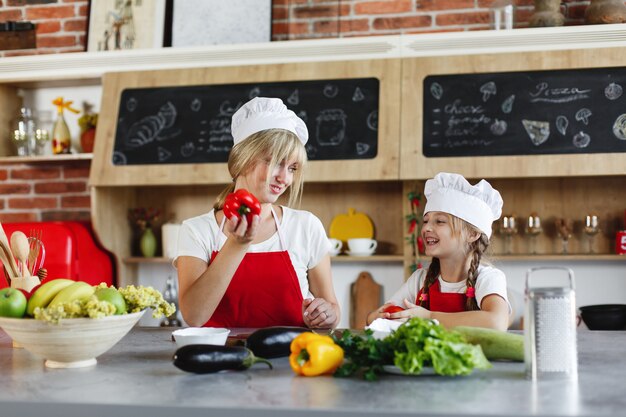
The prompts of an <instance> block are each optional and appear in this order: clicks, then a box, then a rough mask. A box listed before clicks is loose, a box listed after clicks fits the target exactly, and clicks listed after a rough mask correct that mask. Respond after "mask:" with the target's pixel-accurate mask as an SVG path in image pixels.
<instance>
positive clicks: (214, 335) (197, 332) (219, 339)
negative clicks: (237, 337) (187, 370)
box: [172, 327, 230, 347]
mask: <svg viewBox="0 0 626 417" xmlns="http://www.w3.org/2000/svg"><path fill="white" fill-rule="evenodd" d="M229 333H230V330H228V329H224V328H222V327H187V328H185V329H179V330H175V331H173V332H172V336H173V337H174V340H175V341H176V344H177V345H178V347H182V346H185V345H225V344H226V339H227V338H228V334H229Z"/></svg>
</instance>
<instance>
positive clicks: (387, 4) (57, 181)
mask: <svg viewBox="0 0 626 417" xmlns="http://www.w3.org/2000/svg"><path fill="white" fill-rule="evenodd" d="M143 1H151V0H143ZM495 1H496V0H273V14H272V16H273V24H272V33H273V39H274V40H277V41H279V40H294V39H311V38H334V37H349V36H372V35H394V34H405V33H428V32H443V31H464V30H486V29H489V28H490V19H491V14H490V7H491V5H492V4H493V3H494V2H495ZM514 2H515V5H516V16H515V26H516V27H526V26H528V20H529V17H530V15H532V13H533V10H534V7H533V1H532V0H514ZM588 4H589V1H574V0H564V1H563V2H562V3H561V11H562V13H563V14H564V15H565V16H566V19H567V20H566V24H568V25H580V24H583V17H584V12H585V9H586V7H587V6H588ZM88 11H89V1H88V0H0V22H3V21H9V20H12V21H20V20H27V21H31V22H33V23H35V24H36V25H37V48H36V49H27V50H16V51H0V57H8V56H17V55H33V54H50V53H65V52H76V51H84V50H85V44H86V28H87V17H88ZM88 176H89V162H85V161H75V162H67V163H65V164H63V163H58V164H56V163H55V164H51V165H37V164H12V165H8V164H6V165H0V222H14V221H31V220H32V221H39V220H64V219H68V220H69V219H80V220H86V219H89V208H90V200H89V190H88V189H87V179H88Z"/></svg>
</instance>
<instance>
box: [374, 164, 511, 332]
mask: <svg viewBox="0 0 626 417" xmlns="http://www.w3.org/2000/svg"><path fill="white" fill-rule="evenodd" d="M424 196H425V197H426V199H427V203H426V207H425V209H424V224H423V227H422V239H423V240H424V244H425V247H426V255H427V256H431V257H432V261H431V263H430V266H429V267H428V270H425V269H418V270H417V271H415V272H414V273H413V274H412V275H411V276H410V277H409V279H408V280H407V281H406V282H405V283H404V284H403V285H402V287H400V289H399V290H398V291H397V292H396V293H395V294H394V295H393V297H391V299H390V300H389V301H388V302H387V303H385V304H384V305H383V306H381V307H380V308H378V309H377V310H375V311H373V312H371V313H370V314H369V315H368V320H367V321H368V323H371V322H372V321H374V320H375V319H377V318H386V319H407V318H409V317H415V316H417V317H422V318H429V319H437V320H438V321H439V322H440V323H441V324H442V325H443V326H445V327H454V326H477V327H488V328H493V329H500V330H506V329H507V327H508V323H509V314H510V306H509V302H508V300H507V288H506V278H505V276H504V273H503V272H502V271H500V270H499V269H496V268H493V267H491V266H486V265H482V264H481V263H480V260H481V257H482V255H483V253H484V252H485V250H486V249H487V246H489V238H490V237H491V225H492V223H493V222H494V221H495V220H497V219H498V218H500V215H501V213H502V197H500V193H499V192H498V191H497V190H495V189H493V188H492V187H491V185H490V184H489V183H488V182H487V181H485V180H482V181H480V182H479V183H478V184H476V185H471V184H470V183H469V182H468V181H467V180H466V179H465V178H463V177H462V176H461V175H458V174H450V173H443V172H442V173H439V174H437V175H436V176H435V178H434V179H430V180H428V181H426V187H425V189H424ZM394 305H396V306H400V307H402V308H403V309H404V310H402V311H398V312H393V313H390V312H385V310H386V309H387V308H388V307H390V306H394Z"/></svg>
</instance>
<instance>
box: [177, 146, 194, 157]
mask: <svg viewBox="0 0 626 417" xmlns="http://www.w3.org/2000/svg"><path fill="white" fill-rule="evenodd" d="M195 152H196V147H195V145H194V144H193V142H187V143H185V144H184V145H183V146H181V147H180V154H181V155H182V156H184V157H185V158H189V157H190V156H191V155H193V154H194V153H195Z"/></svg>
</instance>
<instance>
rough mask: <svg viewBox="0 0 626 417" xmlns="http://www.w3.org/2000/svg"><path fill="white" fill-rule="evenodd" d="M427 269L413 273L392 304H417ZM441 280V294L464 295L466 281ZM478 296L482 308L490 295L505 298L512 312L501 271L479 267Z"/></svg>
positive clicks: (476, 288) (394, 297) (390, 300)
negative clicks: (484, 300)
mask: <svg viewBox="0 0 626 417" xmlns="http://www.w3.org/2000/svg"><path fill="white" fill-rule="evenodd" d="M426 272H427V269H425V268H423V269H418V270H417V271H415V272H413V274H411V276H410V277H409V279H407V280H406V282H405V283H404V284H402V286H401V287H400V289H399V290H398V291H396V293H395V294H394V295H393V297H391V299H389V301H387V302H390V303H393V304H396V305H399V306H401V307H404V303H403V300H404V299H405V298H406V299H407V300H409V301H410V302H411V303H413V304H417V303H416V302H415V301H416V298H417V292H418V291H419V290H420V288H422V287H423V286H424V280H425V279H426ZM437 279H438V280H439V286H440V288H441V292H448V293H460V294H464V293H465V291H466V287H467V284H466V280H463V281H460V282H447V281H444V280H443V279H442V278H441V275H439V277H438V278H437ZM474 289H475V294H476V302H477V303H478V306H479V307H480V304H481V303H482V301H483V298H484V297H486V296H488V295H490V294H497V295H499V296H500V297H502V298H504V300H505V301H506V303H507V305H508V306H509V312H511V305H510V304H509V300H508V298H507V289H506V277H505V275H504V272H502V271H501V270H499V269H497V268H494V267H492V266H487V265H479V266H478V277H477V278H476V285H475V287H474Z"/></svg>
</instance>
